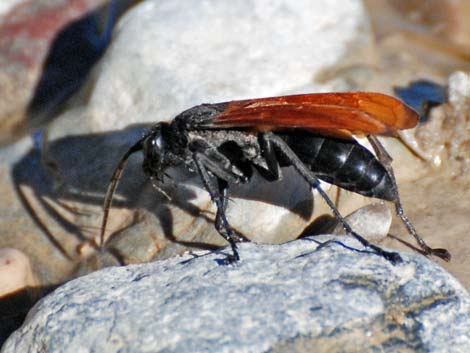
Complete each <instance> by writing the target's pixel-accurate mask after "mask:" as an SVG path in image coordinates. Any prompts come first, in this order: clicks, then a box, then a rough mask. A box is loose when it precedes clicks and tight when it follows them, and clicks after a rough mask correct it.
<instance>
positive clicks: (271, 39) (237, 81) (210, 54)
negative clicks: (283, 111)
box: [89, 0, 372, 131]
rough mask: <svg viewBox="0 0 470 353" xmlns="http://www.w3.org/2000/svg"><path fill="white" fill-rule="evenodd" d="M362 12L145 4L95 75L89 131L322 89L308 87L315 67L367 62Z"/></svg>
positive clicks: (270, 5)
mask: <svg viewBox="0 0 470 353" xmlns="http://www.w3.org/2000/svg"><path fill="white" fill-rule="evenodd" d="M189 9H190V10H189ZM366 16H367V15H366V12H365V10H364V8H363V5H362V2H361V1H358V0H342V1H337V0H336V1H331V0H328V1H326V0H323V1H308V0H302V1H286V0H275V1H272V0H256V1H254V0H242V1H236V2H233V1H232V2H230V1H217V0H206V1H199V0H192V1H191V0H186V1H172V0H163V1H161V0H148V1H145V2H143V3H142V4H141V5H139V6H137V7H136V8H135V9H134V10H133V11H130V13H129V14H128V15H127V16H126V17H124V18H123V19H122V20H121V21H120V23H119V24H118V27H117V29H116V31H115V36H114V40H113V43H112V45H111V47H110V48H109V49H108V52H107V54H106V56H105V58H104V60H103V63H102V65H101V69H100V70H98V71H97V75H98V77H97V79H96V83H95V85H94V91H93V94H92V96H91V99H90V103H91V104H90V109H89V116H90V119H91V121H92V122H91V125H92V128H93V129H94V130H95V131H107V130H110V129H120V128H123V127H125V126H127V125H129V124H130V123H135V122H142V121H148V122H155V121H159V120H170V119H172V118H173V117H174V116H175V115H176V114H177V113H179V112H181V111H182V110H184V109H187V108H189V107H191V106H194V105H197V104H200V103H211V102H212V103H214V102H221V101H227V100H233V99H240V98H256V97H262V96H269V95H280V94H287V93H294V92H301V91H304V92H315V91H318V90H325V89H328V87H327V86H324V85H321V84H320V83H319V82H316V81H315V76H316V75H317V74H319V73H320V72H322V70H325V69H328V68H330V67H332V66H334V65H336V64H338V62H339V61H341V62H342V63H343V62H347V63H348V64H350V63H354V62H355V63H357V64H362V65H363V64H366V63H367V60H368V59H369V58H370V55H367V56H366V55H362V54H364V51H366V50H370V46H371V43H372V40H371V39H372V35H371V32H370V27H369V25H368V23H369V22H368V19H367V17H366Z"/></svg>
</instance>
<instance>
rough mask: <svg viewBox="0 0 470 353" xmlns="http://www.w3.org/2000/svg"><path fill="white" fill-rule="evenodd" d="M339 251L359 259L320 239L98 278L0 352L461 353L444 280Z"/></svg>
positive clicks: (458, 293) (455, 302)
mask: <svg viewBox="0 0 470 353" xmlns="http://www.w3.org/2000/svg"><path fill="white" fill-rule="evenodd" d="M317 242H321V243H322V244H323V245H322V246H318V244H317ZM341 244H343V245H341ZM345 245H346V246H349V247H354V248H356V249H360V246H359V245H358V243H357V242H356V241H355V240H353V239H352V238H350V237H333V236H320V237H316V238H305V239H302V240H298V241H293V242H290V243H286V244H283V245H265V246H260V245H255V244H253V243H250V244H243V245H241V247H240V255H241V261H240V262H239V263H237V264H236V265H233V266H231V265H221V264H220V260H222V259H223V258H224V255H223V254H222V253H209V254H207V253H206V254H198V255H196V254H193V255H185V256H182V257H176V258H172V259H169V260H165V261H160V262H155V263H150V264H146V265H133V266H127V267H113V268H107V269H104V270H101V271H98V272H95V273H93V274H90V275H87V276H84V277H81V278H78V279H76V280H74V281H71V282H68V283H67V284H65V285H63V286H62V287H60V288H58V289H57V290H56V291H55V292H53V293H52V294H51V295H49V296H47V297H46V298H44V299H42V300H41V301H40V302H39V303H38V304H37V305H36V307H35V308H34V309H33V310H32V311H31V312H30V313H29V315H28V318H27V320H26V322H25V324H24V325H23V326H22V327H21V328H20V329H19V330H18V331H16V332H15V333H13V334H12V336H11V337H10V338H9V339H8V341H7V342H6V343H5V344H4V346H3V348H2V350H1V352H2V353H10V352H12V353H13V352H38V351H61V352H77V351H99V352H117V351H125V352H137V351H139V352H140V351H152V352H163V351H164V352H187V351H191V352H222V351H223V352H262V351H263V352H264V351H274V352H305V351H312V350H314V351H315V352H358V351H361V352H372V351H374V352H375V351H381V352H411V351H412V352H418V351H419V352H421V351H423V352H424V351H426V352H429V353H432V352H436V353H437V352H439V353H440V352H467V350H468V347H469V345H470V314H469V313H470V297H469V295H468V293H467V292H466V291H465V290H464V288H463V287H462V286H461V285H460V284H459V283H458V282H457V281H456V280H455V279H454V278H453V277H452V276H451V275H449V274H448V273H446V272H445V271H444V270H443V269H442V268H440V267H439V266H438V265H436V264H435V263H433V262H432V261H430V260H428V259H426V258H425V257H423V256H421V255H418V254H416V253H412V254H409V253H402V254H401V256H402V257H403V260H404V262H403V263H401V264H395V265H394V264H392V263H390V262H388V261H386V260H385V259H383V258H382V257H380V256H377V255H376V254H372V253H367V252H362V251H359V250H357V251H354V250H351V249H348V248H346V247H345ZM449 328H452V329H450V330H449Z"/></svg>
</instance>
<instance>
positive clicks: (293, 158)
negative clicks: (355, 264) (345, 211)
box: [264, 133, 402, 263]
mask: <svg viewBox="0 0 470 353" xmlns="http://www.w3.org/2000/svg"><path fill="white" fill-rule="evenodd" d="M264 139H265V140H266V142H267V143H270V144H272V146H274V147H275V149H276V152H277V153H280V154H282V155H283V156H284V157H285V158H286V159H287V160H289V161H290V163H291V164H292V166H293V167H294V168H295V169H296V170H297V172H298V173H299V174H300V175H301V176H302V177H303V178H304V179H305V180H306V181H307V182H308V183H309V184H310V185H311V186H312V187H313V188H314V189H316V190H317V191H318V193H319V194H320V195H321V197H322V198H323V199H324V200H325V202H326V203H327V205H328V206H329V207H330V209H331V210H332V212H333V214H334V215H335V217H336V218H337V219H338V220H339V221H340V222H341V224H342V225H343V228H344V230H345V231H346V232H347V233H348V234H350V235H352V236H353V237H355V238H356V239H357V240H358V241H359V242H360V243H361V244H362V245H363V246H364V247H366V248H369V249H372V250H373V251H374V252H375V253H377V254H378V255H380V256H383V257H384V258H385V259H387V260H389V261H391V262H392V263H398V262H401V261H402V259H401V257H400V255H399V254H398V253H396V252H389V251H386V250H384V249H382V248H380V247H379V246H376V245H374V244H371V243H369V242H368V241H367V240H366V239H364V238H363V237H362V236H360V235H359V234H357V233H356V232H354V231H353V230H352V228H351V226H350V225H349V224H348V223H347V222H346V220H345V219H344V218H343V216H342V215H341V213H339V211H338V209H337V208H336V207H335V205H334V203H333V201H331V199H330V198H329V197H328V195H327V194H326V192H325V191H324V190H323V189H322V188H321V186H320V181H319V180H318V178H317V177H315V175H314V174H313V173H312V171H311V170H310V169H308V168H307V167H306V166H305V164H304V163H303V162H302V161H301V160H300V159H299V157H297V155H296V154H295V152H294V151H292V149H291V148H290V147H289V146H288V145H287V144H286V143H285V142H284V140H282V139H281V138H280V137H279V136H277V135H275V134H273V133H265V134H264Z"/></svg>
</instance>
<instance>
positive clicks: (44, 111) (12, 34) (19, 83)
mask: <svg viewBox="0 0 470 353" xmlns="http://www.w3.org/2000/svg"><path fill="white" fill-rule="evenodd" d="M103 3H104V0H73V1H71V0H57V1H53V2H51V1H48V0H37V1H34V4H33V1H29V0H18V1H6V3H5V4H4V1H2V5H0V92H2V95H1V96H0V146H1V145H4V144H5V143H11V142H12V141H15V140H17V139H18V138H19V137H21V136H24V135H25V134H27V133H31V131H32V128H37V127H41V126H44V123H45V121H48V120H50V119H51V118H52V117H53V116H54V115H57V112H55V110H56V109H57V108H58V106H59V104H60V103H63V102H64V101H65V99H66V98H68V97H70V96H71V94H72V93H73V92H74V91H76V90H77V87H79V86H80V84H81V81H82V80H83V78H84V77H85V76H86V72H87V70H86V69H84V66H87V67H88V69H89V67H90V65H88V62H89V61H90V55H89V54H90V53H91V52H92V51H93V50H94V51H95V52H97V53H98V52H102V48H101V47H103V45H105V44H106V40H104V41H103V45H101V43H100V41H99V40H98V34H97V33H96V32H97V31H98V29H97V26H98V25H97V22H96V19H94V18H93V17H92V16H91V15H90V16H89V17H87V16H86V14H87V13H90V12H92V11H93V10H96V9H97V8H98V7H99V6H100V4H103ZM2 15H3V16H2ZM61 38H63V39H64V40H63V41H62V42H61V43H60V44H59V45H57V43H58V42H60V39H61ZM71 43H73V44H71ZM94 45H95V46H96V48H93V46H94ZM51 48H52V49H51ZM54 48H55V51H54ZM91 49H93V50H91ZM58 53H60V54H58ZM51 54H52V55H51ZM93 54H94V55H95V56H96V54H95V53H94V52H93ZM92 60H93V59H92ZM95 61H96V60H95Z"/></svg>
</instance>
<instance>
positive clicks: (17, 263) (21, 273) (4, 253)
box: [0, 249, 37, 297]
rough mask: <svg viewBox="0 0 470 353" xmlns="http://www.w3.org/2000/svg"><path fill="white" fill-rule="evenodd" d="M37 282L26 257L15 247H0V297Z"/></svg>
mask: <svg viewBox="0 0 470 353" xmlns="http://www.w3.org/2000/svg"><path fill="white" fill-rule="evenodd" d="M36 284H37V280H36V278H35V275H34V274H33V270H32V268H31V263H30V261H29V259H28V257H27V256H26V255H25V254H24V253H22V252H21V251H19V250H16V249H0V297H2V296H4V295H7V294H9V293H13V292H15V291H18V290H20V289H23V288H26V287H28V286H30V287H33V286H35V285H36Z"/></svg>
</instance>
